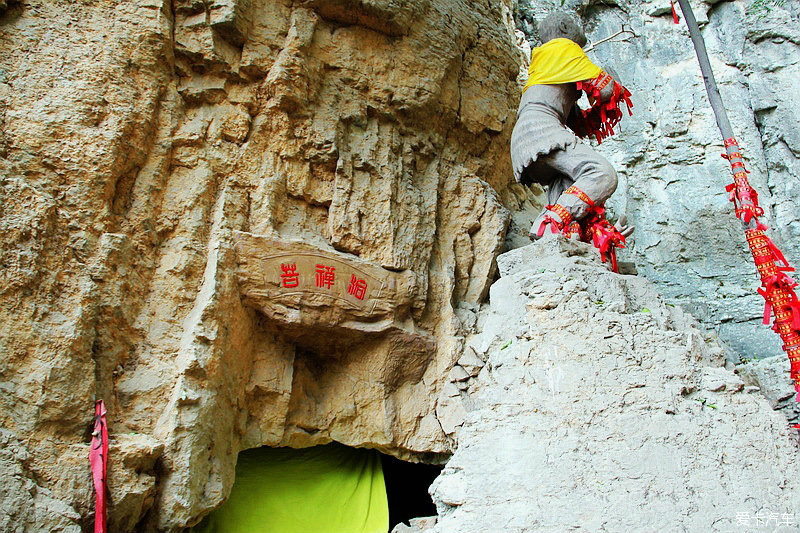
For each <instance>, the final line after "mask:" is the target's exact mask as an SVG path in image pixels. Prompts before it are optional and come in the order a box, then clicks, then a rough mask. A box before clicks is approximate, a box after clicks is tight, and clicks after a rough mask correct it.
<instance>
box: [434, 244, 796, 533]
mask: <svg viewBox="0 0 800 533" xmlns="http://www.w3.org/2000/svg"><path fill="white" fill-rule="evenodd" d="M498 263H499V266H500V270H501V273H502V277H501V279H500V280H499V281H497V282H495V283H494V284H493V285H492V287H491V293H490V304H489V305H488V306H487V308H486V309H484V310H483V311H482V312H481V313H480V314H479V318H478V331H480V333H479V334H478V336H479V337H481V338H480V339H470V340H469V342H474V341H477V342H476V344H478V345H480V344H481V343H482V344H483V345H484V346H487V353H488V361H487V363H486V366H485V367H484V368H483V370H481V372H480V374H479V375H478V377H477V379H476V380H475V381H474V383H473V384H472V385H471V387H470V389H469V391H468V392H467V393H465V394H464V396H463V404H464V406H465V409H466V411H467V414H466V416H465V420H464V422H463V425H462V426H461V427H460V428H459V429H457V430H456V432H455V434H456V438H457V440H458V447H457V450H456V452H455V454H454V455H453V457H452V458H451V460H450V461H449V462H448V463H447V466H446V467H445V469H444V471H443V472H442V475H441V476H440V477H439V478H437V480H436V481H435V482H434V484H433V486H432V488H431V493H432V495H433V497H434V501H435V502H436V504H437V508H438V512H439V518H438V523H437V524H436V525H435V526H434V527H433V528H432V529H428V530H427V531H433V532H437V533H449V532H453V531H458V532H459V533H471V532H476V533H477V532H487V531H504V532H511V533H519V532H528V531H530V532H533V531H536V532H561V531H568V530H569V531H571V530H576V531H642V532H648V531H652V532H657V531H709V532H711V531H739V530H742V529H740V528H741V527H742V524H741V523H739V522H738V517H739V513H747V514H748V515H749V516H756V515H757V514H758V513H761V516H769V515H770V514H771V513H777V514H776V516H779V517H783V518H782V519H781V520H784V521H786V523H789V522H788V521H789V520H790V519H791V524H792V527H789V526H785V527H784V526H781V527H777V523H775V522H773V523H772V525H773V528H770V529H768V530H770V531H787V532H788V531H798V528H797V523H798V522H797V520H798V518H800V517H798V516H797V515H796V512H797V509H800V484H798V481H797V480H798V474H800V470H799V469H798V467H799V464H798V437H797V431H796V430H791V431H790V430H789V428H788V427H787V422H786V419H785V418H784V417H783V416H782V415H781V414H780V413H778V412H776V411H773V410H772V408H771V407H770V405H769V404H768V403H767V401H766V400H765V399H764V398H763V397H762V396H761V395H760V394H758V393H756V392H755V391H754V390H753V388H752V387H746V386H745V384H744V383H743V382H742V380H741V379H740V378H739V377H738V376H737V375H736V374H734V373H733V372H732V371H730V370H727V369H725V368H724V367H723V366H721V365H722V364H723V362H724V356H723V353H722V349H721V348H720V347H719V346H718V345H717V343H716V341H715V340H714V337H713V336H708V337H707V336H706V335H704V334H703V332H702V330H701V329H699V328H698V324H697V323H696V321H695V320H694V319H693V318H691V317H690V316H688V315H686V314H685V313H684V312H682V311H681V310H680V309H679V308H677V307H673V306H671V305H668V304H667V303H666V302H665V300H664V299H662V298H661V297H660V296H659V295H658V293H657V291H656V290H655V288H654V286H653V284H652V283H650V282H648V281H647V280H645V279H643V278H640V277H634V276H621V275H616V274H613V273H611V272H609V271H608V270H607V269H606V267H605V266H603V265H601V264H600V262H599V259H597V256H596V251H595V250H594V249H593V248H591V247H589V246H588V245H584V244H582V243H573V242H570V241H565V240H563V239H561V238H547V239H546V240H544V241H540V242H537V243H536V244H532V245H529V246H526V247H523V248H519V249H516V250H514V251H511V252H508V253H506V254H504V255H501V256H500V257H499V259H498ZM743 530H746V531H749V530H750V529H747V528H745V529H743ZM754 530H755V529H754Z"/></svg>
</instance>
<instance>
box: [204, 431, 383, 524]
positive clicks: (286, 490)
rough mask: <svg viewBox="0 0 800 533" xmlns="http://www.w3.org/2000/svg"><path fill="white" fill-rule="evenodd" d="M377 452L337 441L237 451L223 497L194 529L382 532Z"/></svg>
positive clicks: (379, 461) (381, 486) (381, 483)
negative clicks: (231, 478) (231, 481)
mask: <svg viewBox="0 0 800 533" xmlns="http://www.w3.org/2000/svg"><path fill="white" fill-rule="evenodd" d="M388 530H389V505H388V502H387V499H386V486H385V485H384V481H383V470H382V468H381V460H380V454H379V453H378V452H376V451H375V450H366V449H356V448H349V447H347V446H343V445H340V444H335V443H334V444H329V445H326V446H315V447H313V448H305V449H302V450H294V449H291V448H266V447H265V448H257V449H253V450H247V451H244V452H242V453H240V454H239V460H238V462H237V464H236V482H235V483H234V485H233V490H232V492H231V495H230V497H229V498H228V500H227V501H226V502H225V503H224V504H223V505H222V507H220V508H219V509H217V510H215V511H214V512H212V513H211V514H210V515H209V516H208V517H206V519H205V520H204V521H203V522H202V523H201V524H200V525H199V526H196V527H194V528H193V529H192V532H193V533H387V531H388Z"/></svg>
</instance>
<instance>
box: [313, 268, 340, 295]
mask: <svg viewBox="0 0 800 533" xmlns="http://www.w3.org/2000/svg"><path fill="white" fill-rule="evenodd" d="M314 280H315V281H316V285H317V287H322V288H326V289H330V288H331V285H333V282H334V281H335V280H336V268H335V267H332V266H327V265H319V264H318V265H317V270H316V276H315V278H314Z"/></svg>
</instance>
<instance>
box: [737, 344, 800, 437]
mask: <svg viewBox="0 0 800 533" xmlns="http://www.w3.org/2000/svg"><path fill="white" fill-rule="evenodd" d="M736 372H737V374H739V377H741V379H742V381H743V382H744V383H745V384H746V385H748V386H751V387H756V388H757V390H758V392H759V393H760V394H762V395H764V396H765V397H766V398H767V401H768V402H769V404H770V405H771V406H772V408H773V409H776V410H778V411H780V412H782V413H783V414H784V415H785V416H786V418H787V419H788V420H789V422H791V423H797V422H800V403H798V402H797V401H796V400H795V396H796V393H795V392H794V387H793V385H792V380H791V378H790V377H789V360H788V358H787V357H786V356H785V355H775V356H772V357H767V358H765V359H758V360H755V361H748V362H747V363H743V364H741V365H737V366H736Z"/></svg>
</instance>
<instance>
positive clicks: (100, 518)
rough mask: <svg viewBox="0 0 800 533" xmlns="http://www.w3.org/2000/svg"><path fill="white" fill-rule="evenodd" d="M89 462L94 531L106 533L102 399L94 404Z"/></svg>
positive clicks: (105, 445)
mask: <svg viewBox="0 0 800 533" xmlns="http://www.w3.org/2000/svg"><path fill="white" fill-rule="evenodd" d="M89 464H90V465H91V468H92V481H93V482H94V495H95V510H94V533H106V531H107V530H106V473H107V471H108V425H107V423H106V406H105V404H103V400H97V401H96V402H95V404H94V430H93V431H92V444H91V446H90V448H89Z"/></svg>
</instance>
